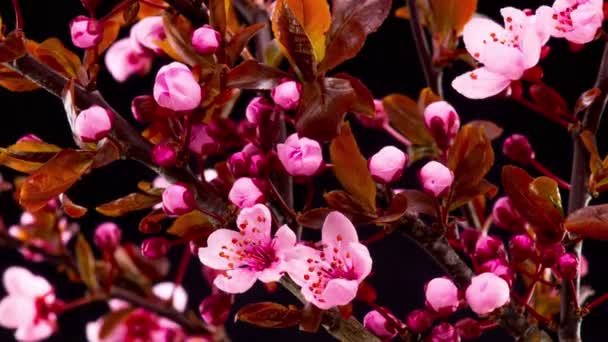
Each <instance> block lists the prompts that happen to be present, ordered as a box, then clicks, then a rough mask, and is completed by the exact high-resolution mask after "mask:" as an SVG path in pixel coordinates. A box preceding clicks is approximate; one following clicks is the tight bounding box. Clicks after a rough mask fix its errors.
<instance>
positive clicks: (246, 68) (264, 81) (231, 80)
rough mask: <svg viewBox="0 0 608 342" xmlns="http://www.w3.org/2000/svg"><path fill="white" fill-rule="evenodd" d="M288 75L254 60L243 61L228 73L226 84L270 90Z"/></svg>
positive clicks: (234, 86) (242, 87) (232, 86)
mask: <svg viewBox="0 0 608 342" xmlns="http://www.w3.org/2000/svg"><path fill="white" fill-rule="evenodd" d="M289 77H290V75H289V74H288V73H286V72H284V71H282V70H279V69H277V68H273V67H271V66H267V65H265V64H262V63H258V62H256V61H245V62H243V63H241V64H239V65H238V66H236V67H235V68H233V69H232V70H230V72H229V73H228V78H227V80H226V86H227V87H230V88H240V89H256V90H270V89H272V88H274V87H275V86H277V85H278V84H279V83H281V80H283V79H285V78H289Z"/></svg>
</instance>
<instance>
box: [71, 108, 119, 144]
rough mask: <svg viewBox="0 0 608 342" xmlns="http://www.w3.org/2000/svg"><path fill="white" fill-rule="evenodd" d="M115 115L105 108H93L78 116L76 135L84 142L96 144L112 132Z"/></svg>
mask: <svg viewBox="0 0 608 342" xmlns="http://www.w3.org/2000/svg"><path fill="white" fill-rule="evenodd" d="M113 121H114V114H112V112H110V111H108V110H106V109H105V108H103V107H99V106H91V107H89V108H87V109H85V110H83V111H82V112H80V114H78V116H77V117H76V121H75V122H74V133H75V134H76V136H77V137H78V138H80V140H82V141H84V142H95V141H98V140H101V139H103V138H105V137H106V136H107V135H108V133H110V131H111V130H112V122H113Z"/></svg>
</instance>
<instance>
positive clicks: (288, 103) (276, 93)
mask: <svg viewBox="0 0 608 342" xmlns="http://www.w3.org/2000/svg"><path fill="white" fill-rule="evenodd" d="M301 92H302V85H301V84H300V83H298V82H296V81H291V80H286V81H283V82H282V83H281V84H279V85H278V86H276V87H274V88H273V89H272V91H271V93H270V95H271V96H272V100H273V101H274V103H276V104H277V105H278V106H279V107H281V108H283V109H285V110H292V109H296V107H297V106H298V104H299V103H300V97H301Z"/></svg>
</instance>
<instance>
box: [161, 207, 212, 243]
mask: <svg viewBox="0 0 608 342" xmlns="http://www.w3.org/2000/svg"><path fill="white" fill-rule="evenodd" d="M212 231H213V224H211V222H209V217H208V216H207V215H205V214H203V213H201V212H200V211H198V210H193V211H191V212H189V213H187V214H185V215H182V216H180V217H178V218H177V219H176V220H175V221H173V224H172V225H171V227H169V229H167V233H169V234H173V235H176V236H179V237H181V238H186V239H194V238H200V237H201V236H202V235H203V234H210V233H211V232H212Z"/></svg>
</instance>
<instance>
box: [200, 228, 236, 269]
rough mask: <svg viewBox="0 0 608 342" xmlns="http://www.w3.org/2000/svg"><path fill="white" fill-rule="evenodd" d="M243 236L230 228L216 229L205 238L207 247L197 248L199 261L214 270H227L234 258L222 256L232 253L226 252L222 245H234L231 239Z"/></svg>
mask: <svg viewBox="0 0 608 342" xmlns="http://www.w3.org/2000/svg"><path fill="white" fill-rule="evenodd" d="M242 238H243V236H242V235H241V234H240V233H239V232H237V231H234V230H230V229H218V230H216V231H214V232H213V233H211V235H209V238H207V247H202V248H199V250H198V258H199V259H200V261H201V263H203V264H204V265H205V266H207V267H211V268H213V269H216V270H227V269H229V268H230V267H229V266H228V264H229V263H230V262H233V263H235V264H238V263H236V262H235V260H230V259H229V258H227V257H222V255H223V256H228V257H229V256H231V255H232V253H231V252H228V251H227V250H226V249H223V248H222V247H223V246H234V243H233V241H235V239H236V241H240V240H241V239H242Z"/></svg>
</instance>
